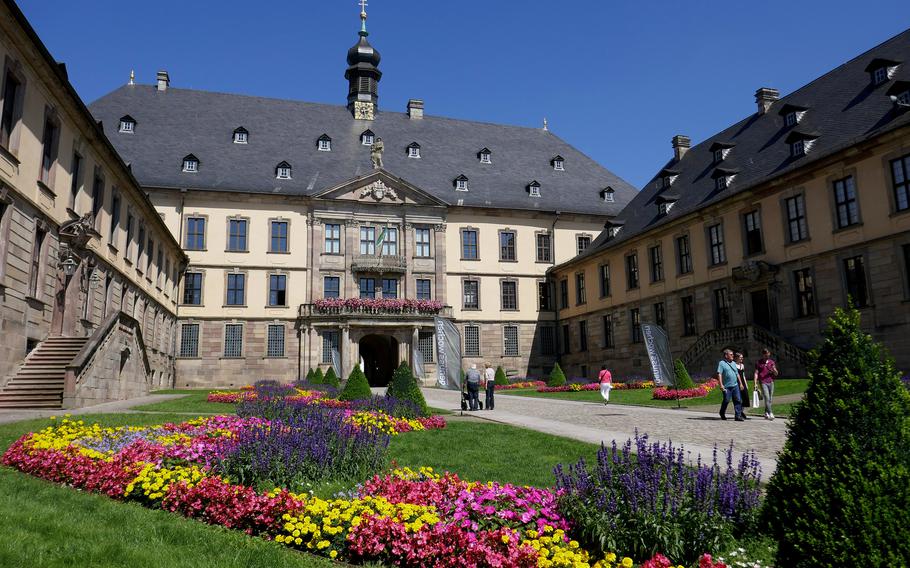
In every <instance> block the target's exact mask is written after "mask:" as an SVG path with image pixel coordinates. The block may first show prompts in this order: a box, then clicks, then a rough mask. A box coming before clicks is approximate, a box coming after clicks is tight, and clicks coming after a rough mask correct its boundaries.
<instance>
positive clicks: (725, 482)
mask: <svg viewBox="0 0 910 568" xmlns="http://www.w3.org/2000/svg"><path fill="white" fill-rule="evenodd" d="M633 447H634V449H635V452H634V456H633V451H632V450H633ZM724 453H725V455H726V460H725V462H726V463H725V467H722V466H721V465H720V464H719V463H718V451H717V448H716V447H715V449H714V454H713V459H712V462H711V463H703V462H702V458H701V456H698V458H697V460H696V463H695V465H694V467H693V466H690V465H688V463H687V462H688V460H687V456H688V454H687V453H686V452H685V450H684V448H683V447H682V446H678V447H677V446H674V445H673V444H672V442H670V443H665V444H662V443H660V442H653V443H651V442H649V441H648V436H647V435H639V434H638V432H637V431H636V433H635V440H634V442H633V440H628V441H627V442H626V443H625V444H624V445H623V446H622V447H618V446H617V444H616V443H615V442H614V443H613V445H612V447H609V448H608V447H606V446H603V445H602V446H601V449H600V451H599V452H598V453H597V463H596V464H594V465H593V466H591V467H589V466H588V464H587V463H586V462H585V460H584V459H582V460H580V461H579V462H578V463H577V464H575V465H569V466H563V465H562V464H560V465H558V466H557V467H556V468H555V474H556V485H557V487H558V488H559V489H562V490H563V491H564V493H563V495H562V496H561V497H560V510H561V512H562V513H563V514H564V515H566V516H567V517H568V518H570V519H572V520H573V521H574V522H575V524H576V525H577V527H578V529H579V530H578V533H579V534H580V535H582V537H583V539H584V540H585V542H584V544H585V545H587V546H588V547H590V548H591V549H595V550H622V551H625V553H626V554H630V555H632V556H634V557H636V558H638V559H641V560H644V559H647V558H650V557H651V556H653V554H654V553H655V552H662V553H664V554H665V555H667V556H668V557H669V558H671V559H673V560H674V561H675V562H681V563H686V564H690V563H693V562H695V561H696V560H697V558H698V556H699V555H700V554H701V553H703V552H706V551H714V550H721V549H726V548H727V547H728V546H729V544H730V542H732V539H733V538H736V537H737V536H739V535H741V534H743V533H744V532H746V531H747V530H749V528H750V527H751V526H752V525H753V524H754V522H755V518H756V515H757V512H758V506H759V495H760V492H759V488H758V485H759V481H760V479H761V467H760V466H759V464H758V461H757V460H756V458H755V454H754V452H749V453H746V454H743V455H742V456H741V458H740V459H739V461H738V463H736V464H734V459H733V449H732V444H731V447H730V448H729V449H728V450H725V451H724Z"/></svg>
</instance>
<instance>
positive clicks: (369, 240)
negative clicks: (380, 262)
mask: <svg viewBox="0 0 910 568" xmlns="http://www.w3.org/2000/svg"><path fill="white" fill-rule="evenodd" d="M360 254H363V255H371V256H372V255H375V254H376V227H360Z"/></svg>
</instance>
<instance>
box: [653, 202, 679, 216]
mask: <svg viewBox="0 0 910 568" xmlns="http://www.w3.org/2000/svg"><path fill="white" fill-rule="evenodd" d="M675 204H676V201H673V200H669V199H664V200H662V201H661V202H660V203H658V204H657V214H658V215H660V216H661V217H663V216H664V215H666V214H667V213H669V212H670V209H673V206H674V205H675Z"/></svg>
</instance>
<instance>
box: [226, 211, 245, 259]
mask: <svg viewBox="0 0 910 568" xmlns="http://www.w3.org/2000/svg"><path fill="white" fill-rule="evenodd" d="M246 228H247V222H246V219H231V220H229V221H228V250H229V251H233V252H238V251H246V250H247V249H246Z"/></svg>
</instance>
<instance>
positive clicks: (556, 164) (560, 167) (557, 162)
mask: <svg viewBox="0 0 910 568" xmlns="http://www.w3.org/2000/svg"><path fill="white" fill-rule="evenodd" d="M550 163H551V164H553V169H554V170H556V171H557V172H562V171H565V169H566V161H565V160H564V159H563V157H562V156H556V157H554V158H553V160H552V161H551V162H550Z"/></svg>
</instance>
